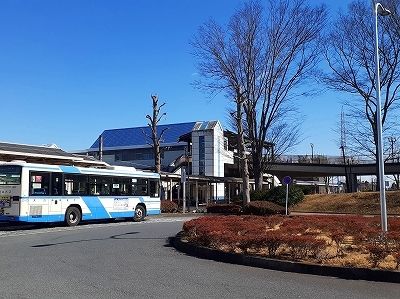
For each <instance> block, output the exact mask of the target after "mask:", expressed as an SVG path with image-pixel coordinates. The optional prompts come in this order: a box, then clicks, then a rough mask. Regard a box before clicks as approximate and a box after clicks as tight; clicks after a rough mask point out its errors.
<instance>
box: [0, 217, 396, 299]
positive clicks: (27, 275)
mask: <svg viewBox="0 0 400 299" xmlns="http://www.w3.org/2000/svg"><path fill="white" fill-rule="evenodd" d="M186 219H187V218H186ZM182 220H183V218H179V217H178V218H176V217H175V218H153V219H151V220H149V221H146V222H143V223H131V222H121V223H100V224H88V225H82V226H78V227H75V228H67V227H50V228H49V227H42V228H34V229H29V230H18V229H17V230H7V228H4V227H2V228H0V254H1V258H0V298H324V299H327V298H399V294H400V285H398V284H390V283H376V282H366V281H352V280H342V279H337V278H330V277H319V276H313V275H302V274H294V273H284V272H278V271H271V270H265V269H258V268H251V267H246V266H239V265H232V264H224V263H219V262H214V261H209V260H203V259H198V258H193V257H190V256H187V255H185V254H182V253H180V252H177V251H175V249H174V248H171V247H169V246H168V245H167V242H166V238H167V237H168V236H171V235H174V234H175V233H176V232H178V231H179V230H180V228H181V227H182Z"/></svg>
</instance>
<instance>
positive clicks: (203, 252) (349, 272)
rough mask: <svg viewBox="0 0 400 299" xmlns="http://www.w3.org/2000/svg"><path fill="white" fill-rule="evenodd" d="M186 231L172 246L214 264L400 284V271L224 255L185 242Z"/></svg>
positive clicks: (171, 238) (225, 253) (178, 236)
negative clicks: (183, 236)
mask: <svg viewBox="0 0 400 299" xmlns="http://www.w3.org/2000/svg"><path fill="white" fill-rule="evenodd" d="M181 237H182V232H180V233H178V234H177V235H176V236H175V237H170V238H169V242H170V245H171V246H173V247H174V248H176V249H177V250H179V251H181V252H184V253H186V254H188V255H191V256H195V257H199V258H203V259H210V260H214V261H219V262H224V263H230V264H239V265H245V266H251V267H258V268H264V269H270V270H277V271H284V272H294V273H303V274H313V275H320V276H331V277H337V278H344V279H351V280H368V281H379V282H393V283H399V282H400V272H396V271H389V270H378V269H366V268H344V267H338V266H328V265H317V264H307V263H301V262H293V261H283V260H277V259H270V258H264V257H258V256H250V255H243V254H238V253H228V252H222V251H218V250H215V249H210V248H206V247H199V246H195V245H192V244H190V243H188V242H185V241H182V238H181Z"/></svg>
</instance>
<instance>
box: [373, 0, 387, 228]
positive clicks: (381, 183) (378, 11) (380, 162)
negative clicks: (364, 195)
mask: <svg viewBox="0 0 400 299" xmlns="http://www.w3.org/2000/svg"><path fill="white" fill-rule="evenodd" d="M372 3H373V5H374V16H375V67H376V73H375V81H376V123H377V134H378V153H377V154H378V157H377V163H378V165H379V200H380V203H381V227H382V231H383V232H387V230H388V229H387V211H386V197H385V178H384V176H385V164H384V160H383V146H382V116H381V86H380V76H379V40H378V14H379V15H381V16H387V15H390V13H391V12H390V11H389V10H388V9H386V8H384V7H383V6H382V4H380V3H379V2H377V3H375V1H372Z"/></svg>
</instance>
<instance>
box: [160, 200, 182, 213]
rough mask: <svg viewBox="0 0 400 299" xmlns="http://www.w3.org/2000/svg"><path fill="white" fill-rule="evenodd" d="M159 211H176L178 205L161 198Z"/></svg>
mask: <svg viewBox="0 0 400 299" xmlns="http://www.w3.org/2000/svg"><path fill="white" fill-rule="evenodd" d="M160 202H161V213H176V212H177V211H178V205H177V204H176V203H175V202H173V201H170V200H161V201H160Z"/></svg>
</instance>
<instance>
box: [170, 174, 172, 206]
mask: <svg viewBox="0 0 400 299" xmlns="http://www.w3.org/2000/svg"><path fill="white" fill-rule="evenodd" d="M169 200H170V201H172V179H170V180H169Z"/></svg>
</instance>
